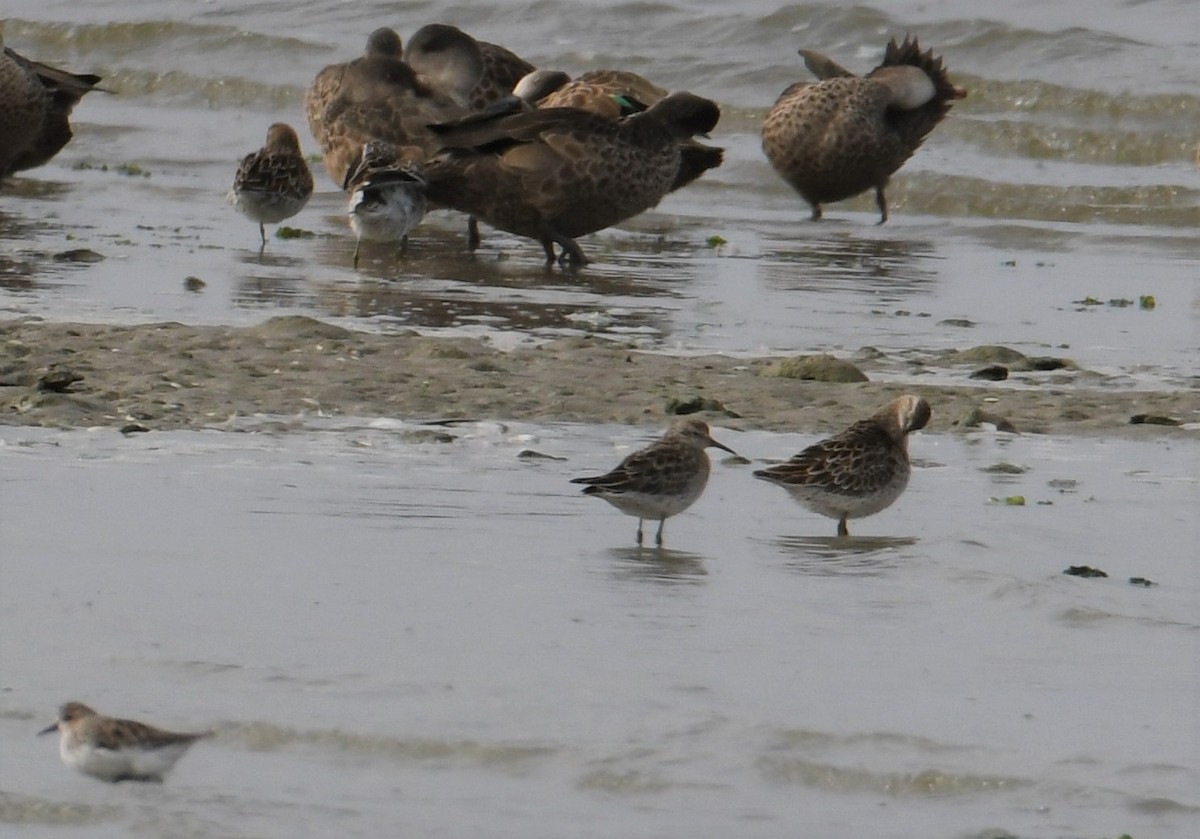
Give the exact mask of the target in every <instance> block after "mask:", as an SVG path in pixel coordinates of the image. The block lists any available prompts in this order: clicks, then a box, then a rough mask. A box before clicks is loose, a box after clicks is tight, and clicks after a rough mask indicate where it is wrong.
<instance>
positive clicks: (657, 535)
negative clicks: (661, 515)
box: [654, 519, 667, 548]
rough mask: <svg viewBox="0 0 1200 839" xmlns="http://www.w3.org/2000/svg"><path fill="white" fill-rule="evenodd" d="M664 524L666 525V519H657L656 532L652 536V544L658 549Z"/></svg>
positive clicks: (660, 545)
mask: <svg viewBox="0 0 1200 839" xmlns="http://www.w3.org/2000/svg"><path fill="white" fill-rule="evenodd" d="M666 523H667V520H666V519H659V520H658V532H657V533H655V534H654V544H656V545H658V546H659V547H660V548H661V547H662V529H663V525H664V524H666Z"/></svg>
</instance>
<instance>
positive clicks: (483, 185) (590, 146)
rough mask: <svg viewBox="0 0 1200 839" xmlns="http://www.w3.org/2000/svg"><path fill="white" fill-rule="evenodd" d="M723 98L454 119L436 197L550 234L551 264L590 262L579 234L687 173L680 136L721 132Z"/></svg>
mask: <svg viewBox="0 0 1200 839" xmlns="http://www.w3.org/2000/svg"><path fill="white" fill-rule="evenodd" d="M720 114H721V111H720V109H719V108H718V107H717V104H716V103H715V102H712V101H710V100H708V99H703V98H701V97H699V96H695V95H693V94H691V93H674V94H671V95H670V96H668V97H666V98H665V99H663V100H661V101H660V102H658V103H657V104H655V105H653V106H651V107H650V108H648V109H647V110H645V111H643V112H641V113H637V114H633V115H631V116H629V117H627V118H625V119H622V120H619V121H616V122H614V121H613V120H610V119H605V118H604V117H600V116H597V115H595V114H593V113H589V112H587V111H582V110H579V109H576V108H548V109H540V108H539V109H536V110H532V111H526V112H520V113H511V114H498V115H495V116H492V117H491V118H487V119H481V120H473V121H470V122H466V123H463V124H459V125H456V126H449V127H437V126H435V127H434V130H436V131H439V132H441V134H442V137H441V139H442V146H443V148H442V150H441V151H440V152H438V153H437V154H436V155H435V156H434V157H433V158H432V159H430V160H429V161H428V163H427V165H426V169H425V177H426V181H427V183H428V187H427V192H426V194H427V196H428V197H429V199H430V200H431V201H433V202H435V203H437V204H439V205H441V206H445V207H451V208H453V209H456V210H460V211H462V212H464V213H470V214H472V215H475V216H477V217H479V218H480V219H482V220H484V221H486V222H488V223H489V224H491V225H492V226H493V227H498V228H500V229H501V230H506V231H508V232H509V233H515V234H517V235H519V236H528V237H529V238H531V239H536V240H537V241H539V242H541V244H542V247H543V248H544V249H545V252H546V262H547V264H552V263H553V262H554V259H555V252H554V245H555V244H558V245H559V246H561V248H562V255H561V256H560V258H559V262H560V264H564V265H565V264H566V263H567V262H568V261H569V262H570V263H571V264H572V265H573V266H574V267H578V266H582V265H585V264H587V258H586V257H585V256H584V255H583V251H582V250H580V248H579V245H578V244H576V242H575V237H577V236H583V235H585V234H587V233H593V232H595V231H597V230H602V229H604V228H606V227H610V226H612V225H614V224H618V223H619V222H622V221H624V220H625V219H628V218H631V217H632V216H635V215H637V214H638V213H641V212H642V211H643V210H647V209H649V208H651V207H653V206H655V205H656V204H658V202H659V201H661V200H662V198H663V196H664V195H666V194H667V192H669V191H670V189H671V187H672V185H673V184H674V183H675V179H676V176H677V175H678V173H679V166H680V159H681V153H680V150H679V149H680V143H681V141H683V140H686V139H688V138H690V137H692V136H694V135H696V134H704V133H706V132H708V131H711V130H712V129H713V127H714V126H716V124H717V120H718V119H719V118H720Z"/></svg>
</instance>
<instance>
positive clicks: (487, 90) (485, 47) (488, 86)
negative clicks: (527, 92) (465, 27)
mask: <svg viewBox="0 0 1200 839" xmlns="http://www.w3.org/2000/svg"><path fill="white" fill-rule="evenodd" d="M464 39H466V40H469V41H470V42H471V43H473V44H474V48H475V50H476V51H477V53H478V55H479V60H480V63H481V68H480V72H479V75H478V79H477V80H476V82H475V84H474V85H473V86H472V87H471V89H470V90H469V91H468V92H467V94H466V97H465V104H466V105H467V107H468V108H470V109H471V110H472V111H482V110H483V109H484V108H486V107H487V106H488V105H491V104H492V103H493V102H496V101H498V100H500V99H503V98H504V97H506V96H508V95H510V94H511V93H512V89H513V87H514V86H515V85H516V84H517V82H518V81H520V80H521V78H522V77H523V76H525V75H526V74H528V73H532V72H533V71H534V69H535V68H534V66H533V65H532V64H530V63H529V62H528V61H526V60H525V59H523V58H521V57H520V56H519V55H517V54H516V53H514V52H513V51H512V50H509V49H507V48H505V47H502V46H500V45H499V44H491V43H488V42H487V41H479V40H476V39H475V38H472V37H471V36H470V35H468V34H467V33H465V32H463V31H462V30H461V29H459V28H458V27H456V26H450V25H449V24H446V23H431V24H429V25H427V26H423V27H421V28H420V29H419V30H417V31H416V32H415V33H413V36H412V38H411V39H410V40H409V42H408V47H407V49H406V50H405V52H404V60H405V61H407V62H408V64H409V66H411V67H412V68H413V69H414V70H416V71H417V72H418V73H421V74H422V75H424V76H428V77H429V78H431V79H434V80H435V81H437V82H439V83H440V84H442V85H443V86H452V85H453V84H454V83H455V81H456V77H457V74H454V73H451V74H449V77H448V76H447V74H446V69H447V68H446V66H445V65H446V53H445V52H444V51H445V49H446V47H447V46H448V45H451V44H454V45H456V47H455V48H456V49H458V47H457V45H458V44H460V43H461V42H462V41H463V40H464Z"/></svg>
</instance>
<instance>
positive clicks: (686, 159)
mask: <svg viewBox="0 0 1200 839" xmlns="http://www.w3.org/2000/svg"><path fill="white" fill-rule="evenodd" d="M668 94H669V91H667V90H666V89H665V88H662V87H659V86H658V85H656V84H655V83H654V82H652V81H650V80H649V79H647V78H646V77H645V76H642V75H639V74H637V73H634V72H632V71H630V70H588V71H587V72H585V73H582V74H580V75H579V76H577V77H575V78H574V79H572V78H571V77H570V76H568V75H567V74H566V73H564V72H562V71H561V70H535V71H534V72H532V73H530V74H528V75H527V76H525V77H523V78H522V79H521V80H520V81H519V82H517V84H516V86H515V87H514V88H513V96H514V97H516V98H518V99H522V100H525V101H527V102H530V103H531V104H532V105H533V106H535V107H538V108H580V109H582V110H585V111H591V112H592V113H594V114H598V115H599V116H602V117H605V118H607V119H623V118H624V117H627V116H630V115H631V114H636V113H640V112H641V111H644V110H646V109H647V108H648V107H650V106H651V105H653V104H655V103H656V102H661V101H662V100H663V99H665V98H666V97H667V96H668ZM679 150H680V154H681V155H682V159H681V160H680V165H679V172H678V173H677V175H676V177H675V182H674V183H673V184H672V185H671V190H670V191H671V192H674V191H675V190H677V189H682V188H683V187H685V186H687V185H688V184H690V183H691V182H692V181H694V180H696V179H697V178H699V177H700V176H701V175H703V174H704V173H705V172H707V171H708V170H709V169H715V168H716V167H718V166H720V165H721V163H722V162H723V161H724V159H725V151H724V149H720V148H717V147H714V146H708V145H705V144H704V143H701V142H699V141H697V140H695V139H694V138H690V137H689V138H688V139H686V140H684V141H683V142H682V143H681V144H680V149H679Z"/></svg>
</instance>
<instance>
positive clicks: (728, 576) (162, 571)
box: [0, 420, 1200, 839]
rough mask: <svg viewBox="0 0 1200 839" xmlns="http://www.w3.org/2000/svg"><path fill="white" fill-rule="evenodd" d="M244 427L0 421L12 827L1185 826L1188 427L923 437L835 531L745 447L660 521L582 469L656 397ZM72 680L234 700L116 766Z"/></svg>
mask: <svg viewBox="0 0 1200 839" xmlns="http://www.w3.org/2000/svg"><path fill="white" fill-rule="evenodd" d="M255 427H257V428H258V429H259V431H258V432H257V433H253V429H254V428H255ZM246 430H247V431H251V432H252V433H230V432H229V431H212V432H177V433H176V432H171V433H158V434H153V435H134V436H133V437H129V438H125V437H122V436H120V435H119V434H116V433H115V432H113V431H109V430H105V431H90V432H89V431H77V432H57V431H48V430H41V429H20V428H0V457H2V458H3V459H4V463H5V504H4V534H3V535H4V544H5V551H4V560H3V579H4V586H3V587H2V589H0V616H2V619H3V622H4V627H5V631H4V633H3V634H2V635H0V660H2V661H3V664H4V675H3V687H4V693H3V695H2V696H3V698H0V742H3V745H4V750H3V757H2V759H0V824H2V825H4V830H3V832H5V833H6V835H10V834H11V835H36V836H47V835H64V836H68V835H70V836H74V835H79V829H80V826H82V827H83V828H84V830H85V832H86V834H87V835H89V836H128V835H147V836H157V835H162V836H173V837H174V836H222V837H227V836H332V835H339V836H385V835H410V834H411V835H418V834H419V835H423V836H435V837H456V836H462V835H464V834H473V835H487V836H495V837H530V836H536V837H557V836H664V837H666V836H689V835H690V836H734V835H736V836H762V837H777V836H790V835H794V834H795V833H796V832H797V831H799V832H802V833H807V834H812V835H820V836H850V835H855V836H858V835H869V836H876V837H896V839H900V837H911V836H939V837H985V836H986V837H997V836H1030V837H1032V836H1071V837H1076V836H1093V837H1116V836H1117V835H1119V834H1120V833H1122V832H1128V833H1130V834H1131V835H1133V836H1138V837H1141V836H1153V837H1178V839H1185V837H1190V836H1192V835H1194V827H1195V824H1196V818H1197V815H1198V812H1200V811H1198V809H1197V807H1198V805H1200V802H1198V801H1197V799H1196V788H1197V780H1198V774H1200V765H1198V764H1197V761H1196V750H1195V738H1194V735H1195V730H1194V728H1189V726H1190V725H1192V723H1194V712H1195V697H1196V675H1197V674H1196V670H1195V667H1196V660H1197V659H1196V656H1195V653H1196V648H1197V642H1196V636H1197V631H1198V629H1200V627H1198V626H1197V621H1196V618H1197V615H1196V610H1195V604H1196V597H1197V593H1196V588H1195V586H1196V577H1195V573H1194V571H1195V569H1194V563H1195V553H1194V550H1192V548H1193V547H1194V545H1195V544H1196V537H1197V535H1198V534H1197V530H1196V524H1195V518H1194V512H1195V509H1196V502H1197V500H1198V499H1200V492H1198V486H1200V485H1198V484H1197V478H1196V473H1195V471H1194V469H1193V468H1192V466H1193V465H1194V464H1195V462H1196V460H1197V457H1198V456H1200V450H1198V449H1197V447H1196V445H1195V444H1194V443H1182V442H1178V441H1177V442H1175V443H1168V442H1166V441H1163V442H1159V443H1122V442H1110V443H1096V442H1094V441H1078V440H1076V441H1072V440H1066V439H1056V438H1038V437H1024V438H1020V437H1010V436H1008V435H999V436H996V435H994V434H992V433H988V432H980V433H978V434H975V435H971V436H969V437H965V438H962V437H955V438H949V437H939V436H936V435H918V437H917V438H916V439H915V440H914V441H913V453H914V456H915V457H916V458H917V463H918V467H917V469H916V470H915V474H914V477H913V481H912V485H911V487H910V489H909V492H908V493H907V494H906V495H905V496H904V497H903V498H902V499H901V500H900V501H899V502H898V503H897V504H896V506H895V507H894V508H893V509H891V510H888V511H886V512H884V513H882V514H880V515H878V516H876V517H874V518H871V519H868V520H865V521H863V522H860V523H858V524H857V526H856V527H855V528H854V533H855V535H854V536H853V537H852V538H851V539H849V540H844V541H839V540H836V539H834V538H832V535H833V532H834V529H835V528H834V522H832V521H830V520H827V519H819V518H817V517H815V516H813V515H811V514H808V513H805V512H803V511H802V510H800V509H799V508H798V507H797V506H796V505H795V504H794V502H792V501H791V499H790V498H788V496H787V495H786V493H783V492H780V491H779V490H778V489H777V488H775V487H772V486H770V485H767V484H765V483H763V482H761V481H755V480H753V479H752V478H751V476H750V474H749V472H750V469H751V467H750V466H747V465H741V464H737V463H731V462H725V461H722V462H718V463H717V464H716V465H715V467H714V472H713V478H712V481H711V483H710V486H709V489H708V492H707V493H706V495H705V496H704V497H703V498H702V499H701V500H700V501H699V502H698V503H697V504H696V506H695V507H694V508H693V509H691V510H689V511H688V512H686V513H684V514H683V515H681V516H679V517H677V518H674V519H671V520H670V521H669V522H668V523H667V528H666V537H667V550H665V551H663V552H661V553H660V552H657V551H653V550H644V551H640V550H637V549H636V548H635V547H634V544H633V531H634V521H633V519H630V518H626V517H624V516H621V515H619V514H618V513H617V512H616V511H615V510H613V509H611V508H609V507H608V506H607V505H605V504H603V503H600V502H597V501H594V500H592V499H589V498H585V497H583V496H581V495H577V494H576V493H574V492H573V489H574V488H572V487H570V486H569V485H568V484H567V479H568V478H569V477H571V476H573V475H577V474H581V473H587V472H589V471H592V470H595V469H598V468H601V467H604V466H606V465H610V464H611V462H612V461H613V459H614V458H616V457H617V456H618V455H619V454H621V453H622V452H624V451H627V450H628V447H629V446H636V445H640V444H642V443H643V442H644V441H645V439H646V438H647V436H648V434H650V433H651V430H650V429H628V428H612V427H603V428H595V427H582V426H549V427H535V426H504V425H500V424H494V423H484V424H466V425H460V426H454V427H451V428H449V429H446V428H442V429H436V430H437V431H438V432H439V433H441V434H444V435H447V436H448V437H451V438H453V439H452V440H448V441H443V442H432V441H430V442H420V440H419V438H418V439H415V438H414V437H413V436H412V434H411V432H413V431H414V430H417V429H415V428H414V426H411V425H406V424H404V423H400V422H394V421H385V422H373V423H359V424H355V423H353V422H350V421H346V420H342V421H339V423H337V424H329V423H325V424H322V423H321V422H320V421H315V422H312V423H310V424H309V430H298V431H293V432H290V433H287V434H275V433H272V432H271V426H270V424H267V425H261V424H260V425H258V426H253V427H248V428H246ZM715 436H717V437H718V439H720V440H722V441H723V442H725V443H726V444H728V445H730V446H731V447H733V448H735V449H736V450H737V451H738V452H739V453H741V454H743V455H745V456H747V457H749V458H751V459H752V460H754V461H756V462H761V459H762V458H774V457H781V456H784V455H786V454H788V453H790V452H791V451H793V450H794V449H796V448H799V447H800V446H801V445H803V444H805V443H807V442H810V441H811V438H802V437H798V436H795V435H783V436H779V435H771V434H766V433H761V432H745V433H737V432H734V431H731V430H728V429H720V428H718V429H717V430H716V434H715ZM530 450H532V451H536V452H539V453H541V454H543V455H548V456H550V457H551V458H560V459H548V458H531V457H528V456H522V454H521V453H522V452H524V451H530ZM998 462H1009V463H1012V464H1015V465H1018V466H1021V467H1025V468H1026V469H1027V470H1028V471H1026V472H1024V473H1022V474H1018V475H995V474H991V473H989V472H987V471H984V470H985V469H986V468H987V467H990V466H993V465H994V464H996V463H998ZM1018 494H1019V495H1023V496H1024V497H1025V498H1026V501H1027V503H1026V505H1025V506H1021V507H1014V506H1007V505H1005V504H1002V503H996V501H995V500H994V499H1003V498H1007V497H1009V496H1013V495H1018ZM115 522H121V523H122V525H121V526H114V523H115ZM1130 522H1139V523H1141V524H1139V525H1138V526H1131V525H1130ZM1085 532H1086V533H1088V534H1089V537H1090V538H1087V539H1081V538H1080V534H1082V533H1085ZM1185 546H1186V547H1185ZM1069 565H1091V566H1094V567H1099V568H1102V569H1104V570H1106V571H1107V572H1108V573H1109V575H1110V576H1109V577H1108V578H1107V579H1081V578H1077V577H1069V576H1064V575H1063V574H1062V571H1063V570H1064V569H1065V568H1066V567H1067V566H1069ZM1132 576H1139V577H1145V578H1148V579H1150V580H1152V581H1153V582H1154V583H1156V585H1154V586H1152V587H1150V588H1143V587H1139V586H1134V585H1131V584H1130V583H1129V582H1128V579H1129V578H1130V577H1132ZM73 696H77V697H79V698H83V699H85V700H87V701H89V702H92V703H94V704H95V705H96V706H97V707H99V708H101V709H108V710H112V711H117V712H121V713H125V714H128V715H131V716H139V717H143V718H148V719H153V720H154V721H157V722H159V723H161V724H164V725H174V726H177V727H198V726H212V727H215V728H216V729H217V731H218V736H217V738H216V739H215V740H213V741H206V742H203V743H200V744H198V745H197V746H196V747H195V748H194V749H193V750H192V752H191V753H189V754H188V755H187V756H186V757H185V758H184V760H183V761H182V762H181V763H180V765H179V766H178V767H177V768H176V771H175V773H174V774H173V775H172V776H171V777H170V778H168V780H167V782H166V783H165V784H164V785H162V786H157V785H152V786H149V787H146V786H141V787H139V786H137V785H132V786H131V785H128V784H125V785H120V786H109V785H105V784H101V783H99V782H96V781H93V780H91V779H88V778H83V777H81V776H77V775H75V774H74V773H71V772H70V771H69V770H67V769H65V768H64V767H63V766H62V765H60V763H59V761H58V756H57V750H56V748H55V744H54V743H53V742H50V738H38V737H35V736H34V732H35V731H37V730H38V729H40V728H42V727H43V726H44V725H46V724H47V723H48V722H49V721H50V719H51V718H52V716H53V713H54V709H55V707H56V706H57V704H58V703H59V702H61V701H64V700H66V699H67V698H70V697H73Z"/></svg>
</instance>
